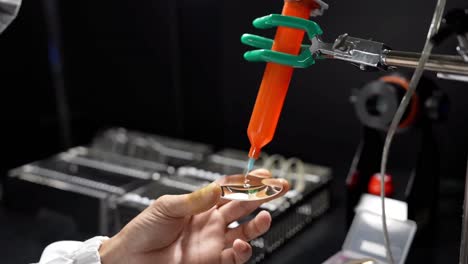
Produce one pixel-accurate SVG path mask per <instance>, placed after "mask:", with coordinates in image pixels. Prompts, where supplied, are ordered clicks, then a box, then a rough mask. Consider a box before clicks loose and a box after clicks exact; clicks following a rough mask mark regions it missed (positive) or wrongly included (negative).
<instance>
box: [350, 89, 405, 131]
mask: <svg viewBox="0 0 468 264" xmlns="http://www.w3.org/2000/svg"><path fill="white" fill-rule="evenodd" d="M398 104H399V100H398V94H397V92H396V91H395V89H393V87H392V85H391V84H388V83H385V82H382V81H380V80H378V81H373V82H371V83H369V84H367V85H366V86H364V87H363V88H362V89H361V90H360V91H359V92H358V94H357V96H356V102H355V104H354V107H355V110H356V114H357V116H358V118H359V120H360V121H361V122H362V123H363V124H364V125H366V126H368V127H371V128H375V129H380V130H386V129H387V127H388V126H389V124H390V123H391V122H392V119H393V116H394V115H395V112H396V110H397V108H398Z"/></svg>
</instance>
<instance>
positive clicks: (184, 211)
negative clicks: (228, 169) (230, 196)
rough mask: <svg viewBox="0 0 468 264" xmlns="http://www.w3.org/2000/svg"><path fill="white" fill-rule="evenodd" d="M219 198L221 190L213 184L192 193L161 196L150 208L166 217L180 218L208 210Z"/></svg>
mask: <svg viewBox="0 0 468 264" xmlns="http://www.w3.org/2000/svg"><path fill="white" fill-rule="evenodd" d="M220 197H221V188H220V187H219V185H218V184H217V183H214V182H213V183H211V184H210V185H208V186H206V187H204V188H202V189H200V190H198V191H195V192H193V193H189V194H183V195H164V196H161V197H160V198H159V199H157V200H156V201H155V202H154V203H153V204H152V205H151V206H152V207H153V208H155V209H156V210H158V211H159V212H161V213H162V214H163V215H165V216H167V217H171V218H180V217H184V216H190V215H195V214H199V213H201V212H205V211H207V210H209V209H210V208H212V207H213V206H215V205H216V203H217V202H218V200H219V198H220Z"/></svg>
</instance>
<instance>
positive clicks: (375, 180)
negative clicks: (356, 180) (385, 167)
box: [367, 173, 394, 197]
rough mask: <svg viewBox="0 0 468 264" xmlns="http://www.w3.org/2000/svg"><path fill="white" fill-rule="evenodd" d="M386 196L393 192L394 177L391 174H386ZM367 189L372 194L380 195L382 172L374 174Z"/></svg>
mask: <svg viewBox="0 0 468 264" xmlns="http://www.w3.org/2000/svg"><path fill="white" fill-rule="evenodd" d="M384 185H385V196H386V197H389V196H391V195H392V194H393V191H394V188H393V179H392V176H391V175H389V174H385V184H384ZM367 188H368V189H367V191H368V192H369V193H370V194H374V195H380V173H376V174H374V175H372V177H371V179H370V181H369V186H368V187H367Z"/></svg>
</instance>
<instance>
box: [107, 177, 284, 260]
mask: <svg viewBox="0 0 468 264" xmlns="http://www.w3.org/2000/svg"><path fill="white" fill-rule="evenodd" d="M252 174H256V175H258V176H262V177H271V174H270V173H269V172H268V171H267V170H256V171H254V172H252ZM279 181H280V182H281V184H282V185H283V189H284V190H287V189H288V188H289V185H288V183H287V181H285V180H279ZM220 197H221V188H220V186H219V185H218V184H217V183H211V184H210V185H208V186H206V187H205V188H202V189H200V190H198V191H195V192H193V193H190V194H185V195H165V196H162V197H160V198H159V199H157V200H155V201H154V202H153V203H152V204H151V205H150V206H149V207H148V208H147V209H146V210H144V211H143V212H142V213H141V214H140V215H138V216H137V217H136V218H134V219H133V220H132V221H131V222H130V223H128V224H127V225H126V226H125V227H124V228H123V229H122V230H121V231H120V232H119V233H118V234H117V235H115V236H114V237H112V238H111V239H109V240H107V241H104V243H103V244H102V246H101V248H100V249H99V253H100V255H101V261H102V263H103V264H109V263H127V264H128V263H141V264H146V263H155V262H158V263H195V264H196V263H221V264H231V263H232V264H238V263H245V262H246V261H247V260H248V259H249V258H250V257H251V255H252V248H251V246H250V244H249V243H247V242H248V241H250V240H252V239H254V238H256V237H258V236H260V235H262V234H264V233H265V232H266V231H267V230H268V229H269V228H270V224H271V216H270V214H269V213H268V212H266V211H262V212H260V213H258V214H257V215H256V216H255V218H254V219H252V220H250V221H249V222H247V223H244V224H242V225H241V226H239V227H236V228H234V229H228V228H227V226H228V225H229V224H230V223H231V222H233V221H235V220H237V219H239V218H242V217H244V216H246V215H248V214H250V213H252V212H253V211H254V210H255V209H257V208H258V207H259V206H260V205H261V203H263V202H265V201H255V202H241V201H225V200H220Z"/></svg>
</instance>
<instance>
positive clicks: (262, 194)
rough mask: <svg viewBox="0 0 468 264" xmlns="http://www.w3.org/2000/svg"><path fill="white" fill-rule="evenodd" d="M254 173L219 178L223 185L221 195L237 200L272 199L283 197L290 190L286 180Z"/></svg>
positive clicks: (220, 183) (219, 182)
mask: <svg viewBox="0 0 468 264" xmlns="http://www.w3.org/2000/svg"><path fill="white" fill-rule="evenodd" d="M254 173H255V172H250V173H248V174H246V175H244V174H238V175H231V176H226V177H223V178H221V179H220V180H218V181H217V182H218V184H219V185H220V186H221V197H222V198H223V199H227V200H236V201H260V200H272V199H275V198H278V197H281V196H282V195H284V194H285V193H286V192H287V191H288V190H289V184H288V182H287V181H286V180H283V179H272V178H265V177H262V176H258V175H255V174H254ZM246 178H247V180H248V185H247V186H246V184H245V183H246V180H245V179H246Z"/></svg>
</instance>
